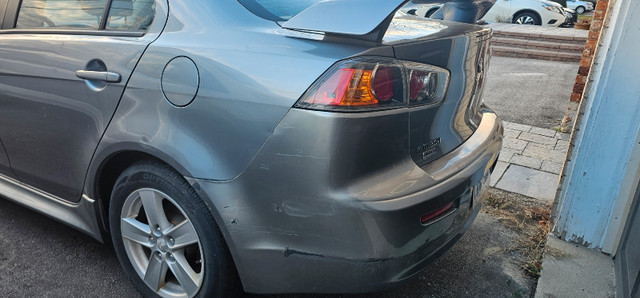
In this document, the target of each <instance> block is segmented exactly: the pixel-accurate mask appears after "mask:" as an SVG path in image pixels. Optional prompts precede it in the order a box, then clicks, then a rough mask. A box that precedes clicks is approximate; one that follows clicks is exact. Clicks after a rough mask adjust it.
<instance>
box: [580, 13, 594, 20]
mask: <svg viewBox="0 0 640 298" xmlns="http://www.w3.org/2000/svg"><path fill="white" fill-rule="evenodd" d="M580 20H589V21H591V20H593V15H588V16H587V15H584V14H579V15H578V21H580Z"/></svg>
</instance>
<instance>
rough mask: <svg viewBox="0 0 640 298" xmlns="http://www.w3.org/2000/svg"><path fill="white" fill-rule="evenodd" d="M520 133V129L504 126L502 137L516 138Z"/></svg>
mask: <svg viewBox="0 0 640 298" xmlns="http://www.w3.org/2000/svg"><path fill="white" fill-rule="evenodd" d="M521 133H522V131H521V130H515V129H508V128H505V129H504V137H505V138H511V139H516V138H518V136H519V135H520V134H521Z"/></svg>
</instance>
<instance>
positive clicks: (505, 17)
mask: <svg viewBox="0 0 640 298" xmlns="http://www.w3.org/2000/svg"><path fill="white" fill-rule="evenodd" d="M483 19H484V20H485V21H489V22H504V23H515V24H525V25H542V26H552V27H558V26H560V25H562V24H563V23H565V22H566V21H567V19H566V16H565V12H564V8H562V5H560V4H558V3H555V2H551V1H546V0H497V1H496V4H494V5H493V7H492V8H491V9H490V10H489V11H488V12H487V14H486V15H485V16H484V18H483Z"/></svg>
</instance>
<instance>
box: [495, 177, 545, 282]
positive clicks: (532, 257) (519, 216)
mask: <svg viewBox="0 0 640 298" xmlns="http://www.w3.org/2000/svg"><path fill="white" fill-rule="evenodd" d="M483 211H485V212H487V213H489V214H490V215H492V216H493V217H495V218H497V219H498V221H499V222H500V223H501V224H502V225H503V226H505V227H507V228H509V229H511V230H513V231H515V232H516V233H518V234H519V235H520V237H519V238H518V239H517V241H516V242H515V243H514V244H513V245H512V247H509V248H507V249H508V250H511V251H517V252H520V253H522V254H523V255H524V256H525V257H526V258H525V261H524V262H523V263H522V264H520V267H521V268H522V270H523V272H524V273H525V274H526V275H528V276H530V277H532V278H538V277H540V272H541V271H542V257H543V256H544V253H545V244H546V242H547V234H549V231H550V229H551V222H550V218H551V206H549V205H548V204H544V203H541V202H539V201H538V200H535V199H532V198H528V197H525V196H522V195H518V194H514V193H509V192H505V191H501V190H497V189H489V191H487V197H486V198H485V204H484V207H483Z"/></svg>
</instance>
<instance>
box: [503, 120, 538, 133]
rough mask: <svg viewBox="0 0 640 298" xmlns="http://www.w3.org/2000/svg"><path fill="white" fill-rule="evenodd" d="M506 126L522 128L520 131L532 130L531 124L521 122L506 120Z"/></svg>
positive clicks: (516, 128)
mask: <svg viewBox="0 0 640 298" xmlns="http://www.w3.org/2000/svg"><path fill="white" fill-rule="evenodd" d="M505 127H506V128H508V129H515V130H520V131H526V132H528V131H529V130H531V127H532V126H531V125H525V124H519V123H513V122H506V124H505Z"/></svg>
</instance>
